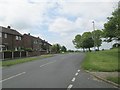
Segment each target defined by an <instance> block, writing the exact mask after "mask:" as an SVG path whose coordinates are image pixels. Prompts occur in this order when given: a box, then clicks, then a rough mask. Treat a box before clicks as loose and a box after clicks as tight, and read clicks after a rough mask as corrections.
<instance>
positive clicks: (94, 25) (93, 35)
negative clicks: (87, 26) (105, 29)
mask: <svg viewBox="0 0 120 90" xmlns="http://www.w3.org/2000/svg"><path fill="white" fill-rule="evenodd" d="M92 23H93V31H95V22H94V21H92ZM93 40H94V51H95V33H93Z"/></svg>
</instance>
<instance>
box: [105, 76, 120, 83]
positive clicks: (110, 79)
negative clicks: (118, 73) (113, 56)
mask: <svg viewBox="0 0 120 90" xmlns="http://www.w3.org/2000/svg"><path fill="white" fill-rule="evenodd" d="M107 80H109V81H112V82H114V83H117V84H119V85H120V77H107Z"/></svg>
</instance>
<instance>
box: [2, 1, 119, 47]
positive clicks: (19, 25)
mask: <svg viewBox="0 0 120 90" xmlns="http://www.w3.org/2000/svg"><path fill="white" fill-rule="evenodd" d="M118 1H119V0H109V1H108V0H0V11H1V13H0V26H8V25H10V26H11V27H12V28H14V29H16V30H18V31H19V32H21V33H22V34H23V33H29V32H30V33H31V34H33V35H36V36H40V37H44V39H46V38H48V37H49V38H48V40H49V41H51V42H52V43H54V42H58V43H60V44H62V43H63V44H64V45H65V46H67V47H69V48H73V44H72V42H71V41H72V40H73V39H74V36H75V35H76V34H82V33H83V32H86V31H92V30H93V27H92V21H93V20H94V21H95V28H96V29H102V28H103V25H104V23H105V22H106V21H107V19H106V18H107V17H108V16H110V15H111V13H112V11H113V10H114V9H115V8H116V6H117V2H118ZM53 33H54V34H57V35H55V36H56V37H52V35H53ZM50 35H51V36H50ZM50 37H51V38H50Z"/></svg>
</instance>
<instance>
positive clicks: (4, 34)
mask: <svg viewBox="0 0 120 90" xmlns="http://www.w3.org/2000/svg"><path fill="white" fill-rule="evenodd" d="M21 48H22V34H20V33H19V32H18V31H16V30H14V29H11V28H10V26H8V27H7V28H6V27H2V26H0V50H1V51H2V50H15V51H17V50H21Z"/></svg>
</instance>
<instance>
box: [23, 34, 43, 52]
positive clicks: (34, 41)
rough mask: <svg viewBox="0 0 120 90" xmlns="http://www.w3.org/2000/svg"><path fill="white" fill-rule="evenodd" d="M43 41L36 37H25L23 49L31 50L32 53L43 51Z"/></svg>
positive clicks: (25, 35) (26, 35)
mask: <svg viewBox="0 0 120 90" xmlns="http://www.w3.org/2000/svg"><path fill="white" fill-rule="evenodd" d="M41 45H42V39H40V38H39V37H34V36H32V35H30V33H29V34H24V35H23V47H24V49H31V50H32V51H41V49H42V48H41Z"/></svg>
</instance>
